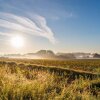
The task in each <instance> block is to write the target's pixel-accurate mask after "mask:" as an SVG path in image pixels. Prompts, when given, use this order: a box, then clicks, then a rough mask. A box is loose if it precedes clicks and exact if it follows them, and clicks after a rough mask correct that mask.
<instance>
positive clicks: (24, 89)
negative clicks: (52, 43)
mask: <svg viewBox="0 0 100 100" xmlns="http://www.w3.org/2000/svg"><path fill="white" fill-rule="evenodd" d="M0 100H100V60H99V59H98V60H96V59H95V60H91V59H89V60H67V61H60V60H29V59H7V58H0Z"/></svg>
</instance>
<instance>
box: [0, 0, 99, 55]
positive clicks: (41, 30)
mask: <svg viewBox="0 0 100 100" xmlns="http://www.w3.org/2000/svg"><path fill="white" fill-rule="evenodd" d="M2 19H3V20H2ZM0 23H1V24H0V53H26V52H35V51H37V50H40V49H51V50H54V51H55V52H92V53H94V52H98V53H100V46H99V43H100V28H99V27H100V1H99V0H0ZM16 34H17V35H21V36H23V37H24V39H25V44H24V47H23V48H20V49H16V48H14V47H12V46H11V44H10V43H9V41H10V38H11V37H12V36H13V37H14V35H16Z"/></svg>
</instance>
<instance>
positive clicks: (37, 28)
mask: <svg viewBox="0 0 100 100" xmlns="http://www.w3.org/2000/svg"><path fill="white" fill-rule="evenodd" d="M0 28H5V29H6V30H8V33H5V32H0V34H1V35H11V33H13V31H15V32H16V33H17V32H18V33H25V34H32V35H36V36H42V37H45V38H47V39H49V41H50V42H52V43H55V42H56V40H55V38H54V33H53V32H52V30H51V29H50V28H49V27H48V26H47V22H46V19H45V18H44V17H42V16H39V15H36V14H34V15H33V16H32V18H28V17H25V16H18V15H15V14H12V13H4V12H0Z"/></svg>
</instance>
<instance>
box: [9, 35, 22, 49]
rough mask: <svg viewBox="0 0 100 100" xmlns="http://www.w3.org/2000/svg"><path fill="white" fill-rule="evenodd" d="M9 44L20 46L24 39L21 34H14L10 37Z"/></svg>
mask: <svg viewBox="0 0 100 100" xmlns="http://www.w3.org/2000/svg"><path fill="white" fill-rule="evenodd" d="M11 45H12V46H13V47H15V48H21V47H23V45H24V39H23V37H21V36H14V37H12V38H11Z"/></svg>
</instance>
